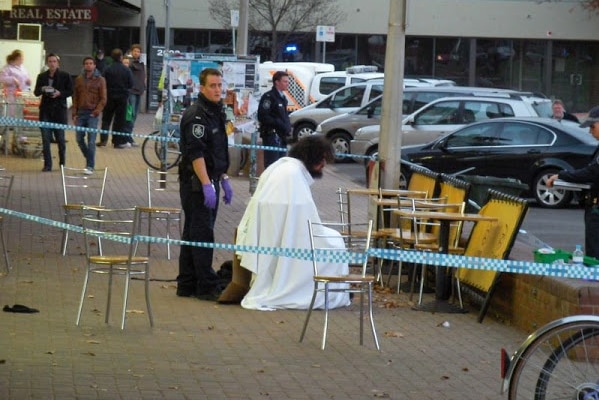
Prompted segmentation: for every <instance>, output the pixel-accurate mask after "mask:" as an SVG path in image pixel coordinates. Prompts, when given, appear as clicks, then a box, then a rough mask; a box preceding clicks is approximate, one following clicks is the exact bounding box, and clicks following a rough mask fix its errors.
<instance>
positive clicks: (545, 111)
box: [532, 101, 553, 118]
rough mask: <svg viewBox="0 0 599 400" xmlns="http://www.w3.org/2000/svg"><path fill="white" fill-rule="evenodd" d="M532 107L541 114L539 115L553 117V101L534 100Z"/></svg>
mask: <svg viewBox="0 0 599 400" xmlns="http://www.w3.org/2000/svg"><path fill="white" fill-rule="evenodd" d="M532 108H534V110H535V111H536V112H537V114H539V117H545V118H551V116H552V115H553V111H552V110H551V102H550V101H542V102H537V101H534V102H533V103H532Z"/></svg>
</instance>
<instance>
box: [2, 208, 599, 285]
mask: <svg viewBox="0 0 599 400" xmlns="http://www.w3.org/2000/svg"><path fill="white" fill-rule="evenodd" d="M0 214H5V215H9V216H13V217H17V218H21V219H24V220H27V221H33V222H37V223H40V224H44V225H49V226H52V227H55V228H59V229H68V230H71V231H74V232H78V233H82V232H83V228H81V227H80V226H76V225H71V224H67V223H64V222H60V221H54V220H51V219H48V218H43V217H39V216H35V215H31V214H27V213H23V212H20V211H14V210H9V209H5V208H0ZM93 234H94V235H95V236H98V237H100V238H103V239H107V240H114V241H120V242H125V243H127V242H129V241H130V240H132V239H131V238H127V237H122V236H118V235H110V234H104V233H100V232H97V231H96V232H94V233H93ZM133 240H136V241H138V242H146V243H156V244H169V243H170V244H172V245H180V246H194V247H207V248H213V249H220V250H227V251H231V252H241V253H252V254H261V255H268V256H273V257H288V258H296V259H300V260H307V261H311V260H312V251H311V250H310V249H301V248H281V247H260V246H240V245H234V244H228V243H207V242H188V241H184V240H177V239H167V238H163V237H154V236H143V235H136V236H135V237H134V238H133ZM365 257H376V258H379V259H383V260H395V261H404V262H413V263H421V264H426V265H432V266H437V267H456V268H465V269H475V270H483V271H494V272H509V273H515V274H528V275H540V276H551V277H557V278H575V279H590V280H599V267H585V266H583V265H569V264H541V263H535V262H530V261H514V260H499V259H493V258H483V257H470V256H457V255H451V254H440V253H436V252H427V251H416V250H399V249H380V248H371V249H369V251H368V253H367V254H364V253H359V252H351V251H345V250H318V251H316V259H317V261H319V262H330V263H349V264H360V263H362V262H364V259H365Z"/></svg>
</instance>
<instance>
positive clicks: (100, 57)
mask: <svg viewBox="0 0 599 400" xmlns="http://www.w3.org/2000/svg"><path fill="white" fill-rule="evenodd" d="M95 61H96V69H97V70H98V71H99V72H100V73H101V74H103V73H104V70H105V69H106V60H105V59H104V50H102V49H100V50H98V52H97V53H96V58H95Z"/></svg>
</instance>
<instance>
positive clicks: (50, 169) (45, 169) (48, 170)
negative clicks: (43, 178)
mask: <svg viewBox="0 0 599 400" xmlns="http://www.w3.org/2000/svg"><path fill="white" fill-rule="evenodd" d="M50 171H52V168H50V167H44V168H43V169H42V172H50Z"/></svg>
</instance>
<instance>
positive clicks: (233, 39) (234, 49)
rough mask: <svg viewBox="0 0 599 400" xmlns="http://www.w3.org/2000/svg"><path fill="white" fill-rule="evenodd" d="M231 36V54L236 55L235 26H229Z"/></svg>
mask: <svg viewBox="0 0 599 400" xmlns="http://www.w3.org/2000/svg"><path fill="white" fill-rule="evenodd" d="M231 37H232V42H233V54H234V55H236V54H237V46H235V27H234V26H233V27H231Z"/></svg>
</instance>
